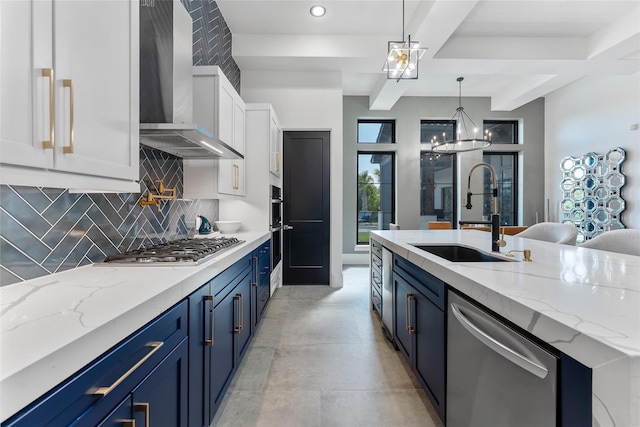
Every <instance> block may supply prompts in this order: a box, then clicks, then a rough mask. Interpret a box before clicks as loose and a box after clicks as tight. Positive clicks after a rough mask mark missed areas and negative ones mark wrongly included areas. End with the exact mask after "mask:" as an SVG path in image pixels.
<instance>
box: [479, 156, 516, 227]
mask: <svg viewBox="0 0 640 427" xmlns="http://www.w3.org/2000/svg"><path fill="white" fill-rule="evenodd" d="M504 145H507V144H504ZM509 145H510V144H509ZM519 155H520V152H519V151H487V150H484V151H483V152H482V161H483V162H485V156H510V157H512V158H513V185H512V193H513V196H512V198H513V200H512V202H513V222H514V223H513V224H508V225H513V226H518V225H522V224H520V220H519V218H520V211H519V206H520V201H519V197H520V194H519V191H518V188H519V186H520V182H519ZM487 163H489V162H487ZM498 173H499V171H497V170H496V174H498ZM496 181H497V182H498V187H499V188H501V187H502V185H501V184H500V177H499V176H496ZM483 185H484V183H483ZM485 197H486V196H485ZM503 202H504V198H503V197H500V191H498V205H499V207H498V214H499V215H500V219H501V224H500V225H504V224H502V218H503V215H501V209H500V204H502V203H503ZM483 206H484V200H483ZM482 214H483V215H485V212H484V209H483V213H482ZM491 214H492V212H489V215H491Z"/></svg>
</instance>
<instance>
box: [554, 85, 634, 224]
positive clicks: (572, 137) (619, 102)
mask: <svg viewBox="0 0 640 427" xmlns="http://www.w3.org/2000/svg"><path fill="white" fill-rule="evenodd" d="M639 122H640V75H638V74H635V75H632V76H608V77H588V78H584V79H582V80H579V81H577V82H575V83H573V84H571V85H569V86H566V87H564V88H562V89H560V90H558V91H556V92H554V93H552V94H550V95H548V96H547V97H546V103H545V162H544V163H545V177H546V180H545V198H546V199H549V202H550V206H551V208H550V212H551V218H550V219H551V220H552V221H558V219H559V215H560V201H561V199H562V192H561V190H560V181H561V180H562V172H561V170H560V161H561V160H562V159H563V158H564V157H567V156H581V155H583V154H586V153H588V152H595V153H598V154H600V153H605V152H606V151H608V150H609V149H611V148H613V147H622V148H623V149H624V150H625V151H626V153H627V158H626V160H625V162H624V163H623V168H622V172H623V173H624V174H625V175H626V177H627V183H626V185H625V186H624V187H623V188H622V197H623V198H624V199H625V201H626V210H625V212H624V213H623V216H622V221H623V223H624V224H625V225H626V226H627V227H628V228H640V206H639V203H640V130H630V125H632V124H636V123H639Z"/></svg>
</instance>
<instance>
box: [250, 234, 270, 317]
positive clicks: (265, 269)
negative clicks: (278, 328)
mask: <svg viewBox="0 0 640 427" xmlns="http://www.w3.org/2000/svg"><path fill="white" fill-rule="evenodd" d="M253 262H254V266H253V279H252V280H253V283H252V286H253V289H252V299H253V301H254V303H253V305H252V306H251V320H252V322H251V327H252V329H253V330H255V329H256V328H257V327H258V324H259V323H260V320H262V316H263V315H264V311H265V310H266V308H267V303H268V302H269V298H270V296H271V241H270V240H268V241H267V242H265V243H263V244H262V245H260V247H259V248H258V249H256V250H254V251H253Z"/></svg>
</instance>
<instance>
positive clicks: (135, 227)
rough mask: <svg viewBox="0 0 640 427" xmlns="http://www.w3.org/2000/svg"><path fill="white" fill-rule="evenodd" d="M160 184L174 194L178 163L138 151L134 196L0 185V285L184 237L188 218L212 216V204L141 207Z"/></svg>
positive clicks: (179, 185) (179, 179)
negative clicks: (137, 187) (137, 190)
mask: <svg viewBox="0 0 640 427" xmlns="http://www.w3.org/2000/svg"><path fill="white" fill-rule="evenodd" d="M159 179H162V180H163V182H164V185H165V187H166V188H173V187H176V188H177V194H178V198H181V197H182V159H180V158H177V157H174V156H171V155H170V154H166V153H164V152H161V151H157V150H153V149H150V148H147V147H143V148H142V149H141V150H140V183H141V189H142V191H141V193H140V194H135V193H134V194H130V193H126V194H113V193H109V194H102V193H100V194H71V193H69V192H68V191H67V190H59V189H52V188H39V187H18V186H8V185H2V186H0V286H3V285H8V284H11V283H16V282H20V281H22V280H28V279H33V278H35V277H40V276H44V275H47V274H51V273H55V272H59V271H64V270H69V269H71V268H75V267H79V266H82V265H86V264H91V263H94V262H100V261H102V260H103V259H104V258H105V257H106V256H107V255H112V254H115V253H118V252H122V251H125V250H129V249H137V248H139V247H141V246H144V245H150V244H154V243H158V242H161V241H166V240H173V239H175V238H180V237H185V236H186V234H187V225H191V224H194V222H195V217H196V215H198V214H200V215H204V216H205V217H207V218H208V219H210V220H212V221H213V220H216V219H217V218H218V201H217V200H175V201H167V202H165V203H163V205H162V207H161V209H160V211H158V210H157V208H156V207H155V206H152V207H145V208H142V207H140V205H139V201H140V198H142V197H146V195H147V192H148V189H149V188H151V189H155V188H156V187H155V186H156V180H159Z"/></svg>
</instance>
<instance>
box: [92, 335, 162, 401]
mask: <svg viewBox="0 0 640 427" xmlns="http://www.w3.org/2000/svg"><path fill="white" fill-rule="evenodd" d="M163 345H164V342H162V341H154V342H150V343H149V344H147V347H151V348H152V350H151V351H150V352H149V353H147V355H146V356H144V357H143V358H142V359H140V361H138V363H136V364H135V365H133V366H132V367H131V369H129V370H128V371H127V372H125V373H124V375H122V376H121V377H120V378H118V379H117V380H116V382H115V383H113V384H111V385H110V386H109V387H100V388H99V389H97V390H96V391H95V392H93V394H94V395H96V396H106V395H107V394H109V393H111V392H112V391H113V389H114V388H116V387H117V386H118V385H119V384H120V383H121V382H122V381H124V380H126V379H127V377H128V376H129V375H131V374H132V373H133V372H134V371H135V370H136V369H138V368H139V367H140V365H142V364H143V363H144V362H145V361H146V360H147V359H148V358H150V357H151V356H153V354H154V353H155V352H156V351H158V350H160V347H162V346H163Z"/></svg>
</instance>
